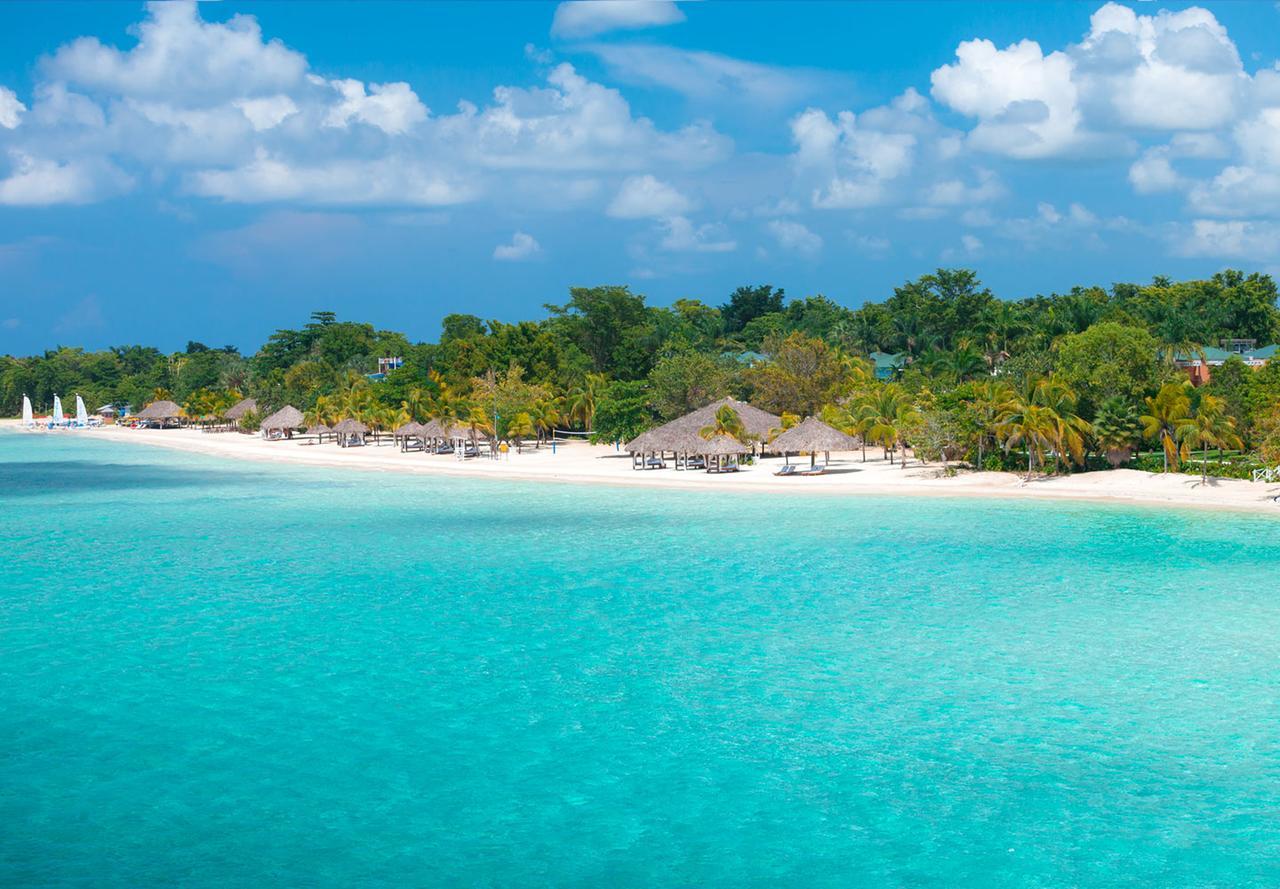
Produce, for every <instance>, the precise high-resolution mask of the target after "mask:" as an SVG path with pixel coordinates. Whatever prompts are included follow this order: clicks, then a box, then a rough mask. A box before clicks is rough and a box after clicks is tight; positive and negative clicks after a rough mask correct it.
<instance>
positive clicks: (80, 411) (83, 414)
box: [76, 395, 89, 429]
mask: <svg viewBox="0 0 1280 889" xmlns="http://www.w3.org/2000/svg"><path fill="white" fill-rule="evenodd" d="M76 425H77V426H79V427H80V428H81V429H85V428H88V426H89V411H88V410H86V409H85V406H84V399H83V398H81V397H80V396H79V395H77V396H76Z"/></svg>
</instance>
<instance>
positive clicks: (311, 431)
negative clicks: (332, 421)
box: [307, 423, 333, 444]
mask: <svg viewBox="0 0 1280 889" xmlns="http://www.w3.org/2000/svg"><path fill="white" fill-rule="evenodd" d="M332 432H333V430H332V429H330V428H329V427H328V426H326V425H324V424H323V423H315V424H313V425H311V426H308V427H307V435H314V436H315V437H316V444H324V437H325V436H326V435H329V434H330V433H332Z"/></svg>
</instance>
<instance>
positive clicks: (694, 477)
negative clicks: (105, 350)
mask: <svg viewBox="0 0 1280 889" xmlns="http://www.w3.org/2000/svg"><path fill="white" fill-rule="evenodd" d="M0 430H5V431H8V432H13V433H18V434H27V435H31V436H33V439H34V438H37V437H40V436H44V435H76V436H81V435H87V436H92V437H93V438H95V439H99V440H104V441H114V442H124V443H129V444H138V445H143V446H150V447H162V448H168V449H170V450H178V451H185V452H187V453H195V454H202V455H205V456H213V457H222V458H226V459H229V460H251V461H254V462H260V463H277V464H284V465H291V466H314V467H318V468H326V469H328V468H335V469H357V470H362V471H366V472H370V471H371V472H398V473H405V474H411V475H418V476H422V475H444V476H449V477H454V478H490V479H497V480H504V481H531V482H553V483H559V484H586V485H590V484H607V485H612V486H615V487H648V488H664V489H670V490H680V489H683V490H690V491H714V490H718V491H732V492H747V493H751V492H755V493H783V494H806V495H821V496H849V497H857V496H887V497H893V496H926V497H968V498H982V499H1004V500H1028V499H1029V500H1056V501H1067V502H1070V501H1075V502H1092V503H1103V504H1118V505H1129V506H1152V507H1160V506H1164V507H1170V506H1171V507H1175V508H1179V509H1181V508H1188V509H1208V510H1215V511H1221V510H1228V511H1232V512H1246V513H1249V514H1251V515H1275V516H1277V517H1280V505H1278V504H1277V503H1276V502H1274V501H1273V500H1272V498H1274V497H1277V496H1280V485H1278V484H1267V483H1262V482H1252V481H1245V480H1240V479H1212V478H1211V479H1210V480H1209V484H1208V485H1207V486H1203V487H1202V486H1201V484H1200V479H1199V477H1198V476H1191V475H1183V474H1180V473H1170V474H1167V475H1166V474H1161V473H1145V472H1139V471H1137V470H1132V469H1118V470H1111V471H1099V472H1088V473H1079V474H1076V475H1069V476H1059V477H1045V478H1038V479H1033V480H1032V481H1030V482H1024V481H1023V479H1022V477H1021V476H1019V475H1015V474H1013V473H1002V472H961V473H959V474H958V475H956V476H954V477H951V478H947V477H945V475H944V474H943V472H942V467H941V465H940V464H927V465H921V464H908V466H907V468H906V469H905V470H904V469H901V468H899V466H898V465H897V464H894V465H893V466H890V465H889V464H888V463H887V461H885V460H883V459H880V458H879V457H878V456H875V457H874V458H873V454H875V453H876V451H869V452H868V460H867V462H865V463H864V462H862V460H861V454H860V452H855V453H852V454H833V455H832V460H831V463H830V464H829V467H830V471H829V472H828V474H826V475H822V476H815V477H803V476H801V477H793V478H780V477H777V476H774V475H773V472H774V470H775V468H776V467H777V466H781V465H782V463H783V460H782V459H781V458H773V457H770V458H767V459H765V460H762V461H759V462H758V463H757V464H756V465H755V466H749V467H744V468H743V469H742V471H740V472H737V473H732V474H725V475H709V474H707V473H705V472H700V471H696V470H694V471H676V470H674V469H665V470H633V469H632V468H631V459H630V457H629V455H627V454H626V452H625V451H623V452H617V451H615V450H614V449H613V448H612V447H611V446H608V445H590V444H587V443H585V442H576V441H575V442H569V443H567V444H565V443H560V444H558V445H557V448H556V453H555V454H552V453H551V448H550V447H549V446H545V445H544V446H543V447H542V448H541V449H540V450H534V449H533V448H532V447H528V448H526V449H525V452H524V453H522V454H516V453H515V452H514V451H512V452H511V453H510V454H509V455H508V456H507V457H506V458H504V459H501V460H489V459H484V458H473V459H471V460H468V461H466V462H462V461H459V460H458V459H457V458H456V457H454V456H453V455H436V454H430V455H428V454H423V453H420V452H412V453H402V452H401V451H400V450H399V448H398V447H395V446H393V445H392V444H390V443H389V442H386V443H384V444H382V445H380V446H375V445H373V444H370V445H368V446H366V447H363V448H350V449H342V448H339V447H338V446H337V445H336V444H333V443H332V442H326V443H325V444H322V445H317V444H302V443H300V442H299V441H297V440H285V441H273V442H268V441H265V440H263V439H262V438H260V437H258V436H257V435H253V436H249V435H241V434H239V433H234V432H226V433H204V432H200V431H199V430H191V429H169V430H155V429H128V428H124V427H117V426H103V427H98V428H94V429H87V430H76V431H72V432H63V431H56V432H48V431H44V430H40V431H36V432H27V431H25V430H22V429H20V428H19V426H18V421H15V420H3V421H0ZM792 462H798V463H801V464H806V463H807V462H808V461H807V458H795V459H793V461H792Z"/></svg>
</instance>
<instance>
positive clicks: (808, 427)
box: [770, 417, 862, 453]
mask: <svg viewBox="0 0 1280 889" xmlns="http://www.w3.org/2000/svg"><path fill="white" fill-rule="evenodd" d="M770 446H771V447H772V448H773V449H774V450H775V451H781V452H783V453H788V452H791V453H796V452H800V451H804V452H807V453H813V452H815V451H824V452H827V453H830V452H831V451H853V450H857V449H858V448H859V447H861V446H862V443H861V442H860V441H858V439H856V438H854V437H853V436H852V435H846V434H845V433H843V432H841V431H840V430H839V429H836V428H834V427H832V426H828V425H827V424H826V423H824V422H822V421H821V420H819V419H818V418H817V417H809V418H807V419H806V420H805V421H804V422H803V423H801V424H799V425H798V426H792V427H791V428H790V429H788V430H787V431H786V432H784V433H782V434H781V435H779V436H778V437H777V438H775V439H774V440H773V442H772V444H771V445H770Z"/></svg>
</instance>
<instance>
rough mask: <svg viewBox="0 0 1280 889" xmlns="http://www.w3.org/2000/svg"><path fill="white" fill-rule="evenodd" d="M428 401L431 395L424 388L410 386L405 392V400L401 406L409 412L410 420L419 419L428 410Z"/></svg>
mask: <svg viewBox="0 0 1280 889" xmlns="http://www.w3.org/2000/svg"><path fill="white" fill-rule="evenodd" d="M430 402H431V396H430V394H428V392H427V390H426V389H424V388H422V387H421V386H411V387H410V388H409V391H408V392H406V393H405V400H404V402H403V403H402V405H401V406H402V407H403V408H404V409H405V410H406V411H408V412H409V417H410V419H411V420H415V421H421V420H422V419H424V418H425V417H426V416H427V414H428V413H429V412H430V408H429V405H430Z"/></svg>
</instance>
